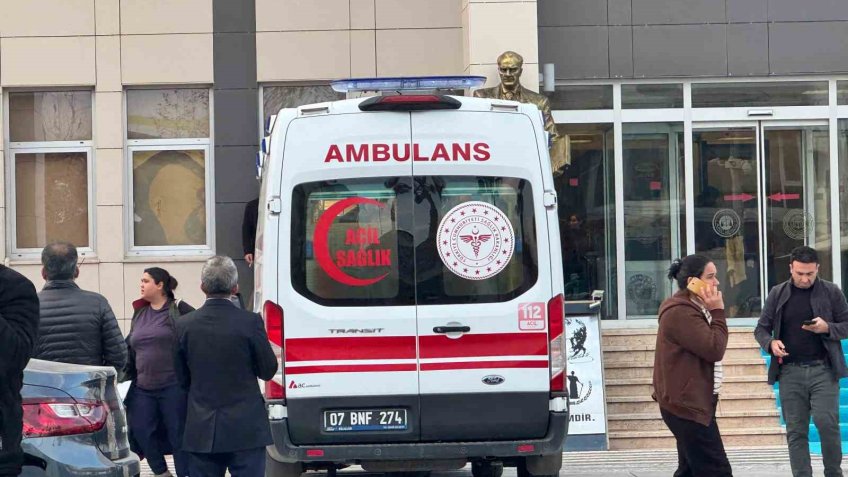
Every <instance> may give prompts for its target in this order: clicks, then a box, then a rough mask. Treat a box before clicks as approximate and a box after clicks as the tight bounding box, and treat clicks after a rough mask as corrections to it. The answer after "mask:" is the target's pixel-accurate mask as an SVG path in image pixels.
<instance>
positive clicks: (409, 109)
mask: <svg viewBox="0 0 848 477" xmlns="http://www.w3.org/2000/svg"><path fill="white" fill-rule="evenodd" d="M484 81H485V80H484V78H482V77H439V78H388V79H386V78H382V79H371V80H368V79H363V80H344V81H338V82H335V83H333V87H334V88H336V90H337V91H343V92H346V93H355V94H362V93H361V92H362V91H376V92H377V93H376V95H373V96H371V97H359V98H356V99H347V100H341V101H334V102H327V103H320V104H312V105H309V106H301V107H298V108H291V109H284V110H281V111H280V112H279V114H277V115H276V116H275V117H273V118H272V119H271V121H269V124H267V125H266V130H267V133H268V136H266V137H265V138H264V139H263V150H264V151H265V154H263V155H262V156H260V159H259V160H258V161H257V162H258V164H257V165H258V167H259V172H260V174H261V182H262V185H261V192H260V202H259V203H260V218H259V225H258V231H257V246H256V255H255V256H256V269H255V295H254V297H253V298H254V309H256V310H261V313H262V315H263V318H264V321H265V325H266V330H267V333H268V338H269V340H270V342H271V343H272V346H273V348H274V349H275V351H276V352H277V353H278V356H279V359H280V369H279V372H278V374H277V375H276V377H274V379H273V380H272V381H269V382H267V383H265V398H266V401H267V407H268V415H269V418H270V422H271V428H272V433H273V437H274V444H273V445H271V446H268V448H267V474H266V475H270V476H281V477H292V476H297V475H300V474H301V473H303V472H305V471H308V470H321V469H323V470H327V471H329V472H330V473H331V474H333V473H334V472H335V470H336V469H340V468H343V467H346V466H350V465H359V466H362V468H364V469H365V470H366V471H373V472H417V473H425V472H428V471H432V470H448V469H459V468H462V467H464V466H466V465H468V464H471V471H472V473H473V475H474V477H497V476H499V475H501V473H502V472H503V467H504V466H508V467H510V466H514V467H517V471H518V475H519V477H525V476H540V477H541V476H552V475H556V474H558V472H559V470H560V467H561V465H562V448H563V442H564V440H565V436H566V434H567V426H568V415H569V409H568V399H567V392H566V387H565V382H566V380H565V379H564V375H565V366H566V355H565V341H564V329H563V328H564V320H563V318H564V317H563V278H562V268H561V265H560V264H561V263H562V261H561V256H560V254H561V252H560V235H559V229H558V220H557V211H556V207H557V200H556V194H555V192H554V182H553V176H552V173H551V166H550V160H549V156H548V138H547V135H546V132H545V130H544V128H543V120H542V115H541V113H540V111H539V110H538V109H537V108H536V107H535V106H534V105H532V104H519V103H517V102H512V101H502V100H497V99H482V98H472V97H463V96H451V95H447V94H444V90H452V91H455V90H457V89H466V90H467V88H472V87H479V86H481V85H482V84H483V82H484Z"/></svg>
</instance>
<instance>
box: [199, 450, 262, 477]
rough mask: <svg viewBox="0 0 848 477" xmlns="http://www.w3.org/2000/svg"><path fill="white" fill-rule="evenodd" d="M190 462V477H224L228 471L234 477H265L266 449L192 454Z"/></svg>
mask: <svg viewBox="0 0 848 477" xmlns="http://www.w3.org/2000/svg"><path fill="white" fill-rule="evenodd" d="M190 461H191V464H190V465H189V469H190V470H189V475H191V477H224V474H225V473H226V472H227V469H229V471H230V475H231V476H232V477H264V475H265V448H264V447H257V448H256V449H248V450H243V451H238V452H220V453H214V454H201V453H198V452H192V453H191V458H190Z"/></svg>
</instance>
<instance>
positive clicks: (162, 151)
mask: <svg viewBox="0 0 848 477" xmlns="http://www.w3.org/2000/svg"><path fill="white" fill-rule="evenodd" d="M209 133H210V108H209V89H205V88H174V89H137V90H127V140H128V141H129V144H130V147H129V148H128V163H129V167H128V169H129V171H130V173H131V176H130V189H131V190H130V197H131V198H132V214H131V216H130V217H128V219H127V220H128V223H129V227H130V238H131V243H130V250H129V251H130V253H131V254H140V253H173V252H174V250H180V251H182V252H183V253H190V252H198V253H208V252H209V251H210V250H211V245H210V243H211V238H212V237H211V235H212V232H211V229H210V220H211V209H212V208H211V207H210V206H209V188H210V183H209V182H210V180H211V179H210V176H211V174H210V173H209V170H208V169H209V164H210V163H209V160H210V157H209V156H210V137H209Z"/></svg>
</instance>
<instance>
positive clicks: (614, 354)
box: [604, 343, 762, 363]
mask: <svg viewBox="0 0 848 477" xmlns="http://www.w3.org/2000/svg"><path fill="white" fill-rule="evenodd" d="M610 348H612V349H610ZM610 348H604V363H611V362H632V361H633V360H638V361H651V362H653V361H654V349H653V346H651V348H650V349H632V350H628V349H626V348H627V347H626V346H611V347H610ZM761 356H762V355H761V354H760V348H757V347H751V346H750V345H748V344H740V343H734V346H728V347H727V350H726V351H725V352H724V359H749V358H750V359H753V358H760V357H761Z"/></svg>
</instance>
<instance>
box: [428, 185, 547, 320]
mask: <svg viewBox="0 0 848 477" xmlns="http://www.w3.org/2000/svg"><path fill="white" fill-rule="evenodd" d="M415 204H416V206H415V209H414V214H413V217H414V218H415V264H416V269H415V278H416V291H417V302H418V304H419V305H442V304H453V303H493V302H503V301H509V300H511V299H513V298H515V297H517V296H519V295H521V294H522V293H524V292H525V291H527V290H529V289H530V287H532V286H533V285H534V284H535V283H536V280H537V278H538V259H537V252H536V227H535V216H534V213H535V211H534V209H533V193H532V190H531V187H530V182H528V181H525V180H522V179H515V178H510V177H479V176H439V177H416V178H415ZM475 204H476V205H475ZM480 204H482V206H483V207H490V210H487V211H484V212H483V214H486V215H487V216H488V218H486V219H481V220H479V221H470V220H469V221H468V222H467V223H465V221H464V220H463V219H461V218H460V217H462V216H463V215H464V214H465V212H467V209H468V208H469V207H470V208H471V211H470V213H471V214H472V215H473V214H474V213H478V214H479V212H478V209H476V208H475V207H478V206H479V205H480ZM488 212H491V214H492V215H488ZM491 217H494V218H491ZM454 218H456V219H457V222H456V225H453V224H454V222H453V219H454ZM504 222H507V223H504ZM442 233H444V234H447V235H448V237H444V236H443V235H442ZM490 235H493V236H491V237H488V238H487V236H490ZM510 236H512V237H511V238H510ZM452 238H453V246H452V247H453V248H452V251H453V252H454V255H453V257H454V258H457V259H456V260H453V261H452V259H451V258H450V257H448V255H450V252H446V251H445V250H444V249H443V248H441V247H439V246H438V245H449V244H451V240H452ZM439 240H441V242H439ZM444 242H448V243H447V244H446V243H444ZM464 244H467V245H471V248H468V247H467V245H464ZM460 256H462V257H463V258H462V259H460V258H458V257H460ZM498 257H500V258H498ZM478 258H479V259H480V261H479V262H478V261H477V259H478ZM501 258H502V259H503V260H501ZM446 262H447V263H446ZM480 264H482V266H480V267H479V268H478V265H480ZM486 276H488V277H486ZM478 277H486V278H482V279H480V278H478Z"/></svg>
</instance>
